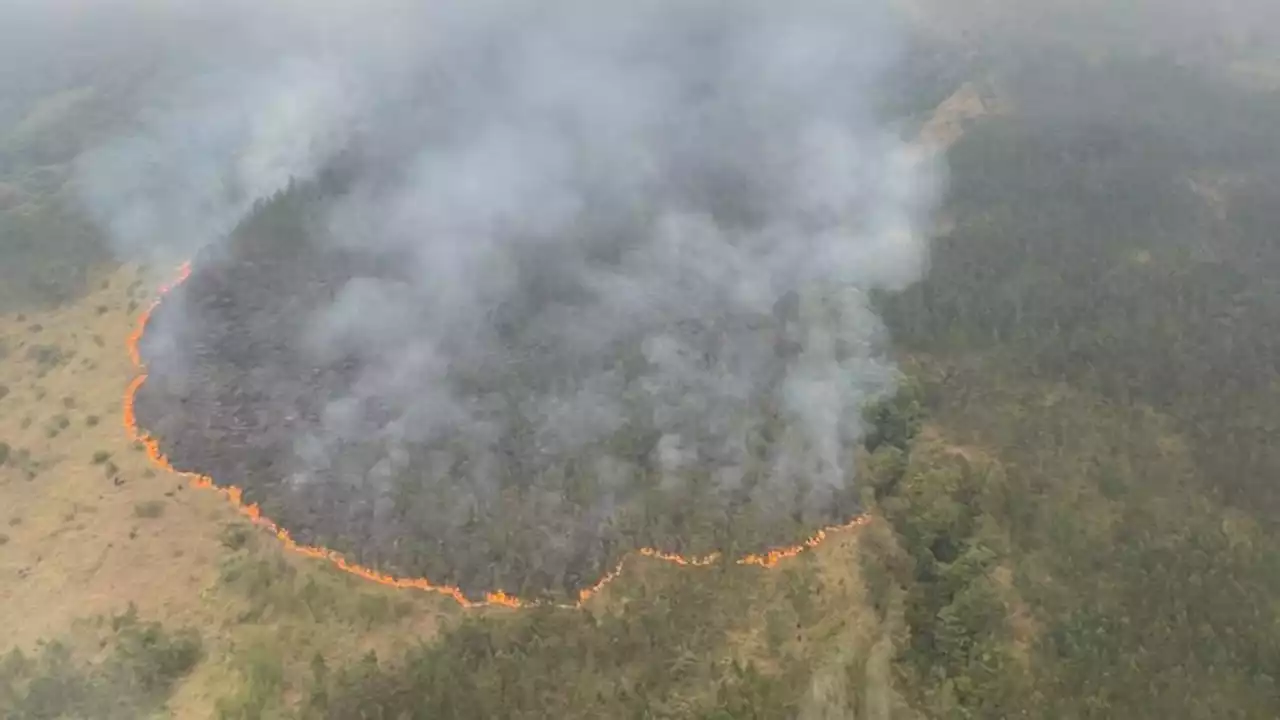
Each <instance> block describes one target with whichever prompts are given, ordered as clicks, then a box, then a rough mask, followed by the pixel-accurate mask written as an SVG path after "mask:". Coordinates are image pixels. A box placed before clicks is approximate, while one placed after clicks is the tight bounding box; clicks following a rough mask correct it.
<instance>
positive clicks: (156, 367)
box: [136, 187, 856, 597]
mask: <svg viewBox="0 0 1280 720" xmlns="http://www.w3.org/2000/svg"><path fill="white" fill-rule="evenodd" d="M330 201H331V198H330V197H329V196H328V195H326V194H325V193H322V192H321V191H319V190H317V189H316V188H313V187H305V188H304V187H294V188H291V189H290V190H289V191H287V192H284V193H281V194H280V195H278V196H277V197H276V198H274V199H272V200H271V201H270V202H267V203H263V204H261V205H260V206H259V207H258V208H257V209H256V210H255V212H253V213H252V214H251V216H249V217H248V218H247V219H246V220H245V221H244V222H243V223H241V225H240V227H239V228H238V229H237V230H236V231H235V232H234V233H233V236H232V239H231V241H230V242H229V243H228V244H227V245H226V246H225V247H223V248H221V249H220V250H219V251H218V252H217V253H216V254H214V253H206V254H204V255H202V256H201V257H198V258H196V259H195V261H194V262H193V270H192V273H191V276H190V278H189V279H188V280H187V281H186V282H185V283H183V284H182V285H181V286H179V287H178V288H177V289H176V290H174V291H173V292H172V293H171V294H170V295H169V296H167V297H166V299H165V300H164V302H162V303H161V305H160V306H159V308H157V310H156V311H155V313H154V315H153V316H152V320H151V325H150V330H149V332H148V334H147V335H146V336H145V337H144V338H143V341H142V344H141V351H142V355H143V360H144V362H145V363H146V364H147V366H148V379H147V381H146V383H145V384H144V385H143V387H142V388H141V390H140V391H139V393H138V396H137V398H136V409H137V413H138V418H139V422H140V424H141V426H142V427H143V428H145V429H146V430H147V431H148V432H150V433H152V434H153V435H154V436H155V437H157V438H158V439H159V441H160V444H161V448H162V450H163V451H164V452H165V453H166V454H167V455H168V456H169V458H170V460H171V461H172V463H173V465H174V466H175V467H177V468H179V469H182V470H190V471H195V472H199V473H201V474H205V475H209V476H211V477H212V478H213V479H214V481H215V482H216V483H218V484H220V485H234V486H237V487H240V488H241V489H243V490H244V495H245V500H246V502H254V503H258V504H259V505H260V506H261V507H262V509H263V511H264V513H265V514H266V515H267V516H268V517H270V518H272V519H273V520H274V521H275V522H277V523H278V524H279V525H280V526H281V527H283V528H285V529H287V530H288V531H289V532H290V533H292V534H293V536H294V537H295V538H296V539H297V540H298V541H299V542H302V543H306V544H312V545H320V546H324V547H328V548H332V549H335V550H338V551H340V552H343V553H344V554H346V555H347V556H348V557H349V558H351V559H353V560H356V561H358V562H359V563H361V564H362V565H365V566H368V567H373V568H377V569H379V570H382V571H384V572H389V573H393V574H396V575H399V576H407V577H419V576H425V577H427V578H429V579H430V580H432V581H433V582H439V583H449V584H454V585H457V586H458V587H460V588H461V589H462V590H463V591H464V592H465V593H466V594H468V595H469V596H471V597H479V596H481V595H483V593H484V592H485V591H489V590H496V589H502V590H504V591H506V592H510V593H515V594H518V595H520V596H522V597H563V596H566V595H567V596H569V597H573V596H576V593H577V591H578V590H580V589H582V588H585V587H589V586H590V585H592V584H594V583H595V582H596V581H597V580H598V579H599V578H600V577H601V576H602V575H603V574H605V573H606V572H608V570H609V569H611V568H612V567H613V566H614V565H615V564H616V563H617V562H618V560H619V559H620V558H621V556H622V555H623V554H625V553H626V552H628V551H630V550H633V549H635V548H639V547H654V548H657V549H660V550H663V551H667V552H677V553H681V554H687V555H705V554H708V553H711V552H720V553H722V554H724V555H727V556H731V557H732V556H739V555H744V554H747V553H751V552H760V551H763V550H767V549H769V548H773V547H778V546H782V545H790V544H793V543H795V542H796V541H798V540H800V539H802V538H804V537H807V536H808V535H810V534H812V532H813V531H814V530H815V529H816V528H818V527H819V526H821V525H825V524H830V523H831V522H835V521H840V520H845V519H847V518H848V517H850V516H851V515H852V514H853V513H854V512H855V511H856V502H855V496H854V493H853V489H852V482H851V481H848V482H846V483H845V486H844V487H843V488H837V489H834V490H832V491H829V492H824V493H823V495H822V498H823V499H822V502H821V503H820V506H819V507H817V508H814V509H812V510H806V511H805V512H798V511H794V510H782V511H779V510H777V509H776V508H771V507H769V506H768V504H767V503H765V504H762V503H760V502H759V498H760V495H759V494H758V493H753V490H754V489H755V487H756V486H757V485H758V484H759V482H760V479H761V478H762V477H763V476H764V473H767V472H769V467H768V465H769V464H768V461H767V458H768V457H769V454H770V445H771V444H772V443H773V442H774V441H775V439H776V438H775V437H774V436H773V433H772V432H771V430H770V428H771V427H774V428H775V429H777V430H778V431H779V433H780V432H781V428H779V427H776V425H777V423H773V424H771V423H769V422H766V423H764V424H763V426H762V427H763V432H761V433H760V434H759V436H758V437H755V438H753V441H754V443H756V445H757V447H756V449H755V454H756V455H757V456H758V458H759V460H760V462H759V466H758V467H756V468H754V469H753V470H752V471H750V472H748V473H747V474H746V476H745V477H744V478H743V479H742V482H741V483H740V484H739V485H738V486H737V487H736V488H735V490H734V491H732V492H729V491H726V489H725V487H724V485H723V483H717V482H716V481H715V480H714V479H713V478H712V473H713V472H714V469H715V467H716V464H717V460H716V458H715V457H714V452H713V451H711V450H710V449H708V448H701V449H700V450H699V458H700V459H701V460H702V461H703V462H702V463H701V465H700V467H705V468H706V469H705V470H698V471H695V472H686V473H684V477H682V478H681V481H680V482H678V483H672V482H671V479H670V478H669V477H666V476H664V474H663V473H662V472H660V471H659V469H658V467H657V459H656V455H657V453H658V450H657V447H656V446H657V444H658V441H659V435H660V433H658V432H657V431H656V430H655V428H654V427H652V426H649V425H647V424H646V423H644V422H643V421H638V422H634V423H632V424H631V425H630V426H628V427H626V428H624V429H623V430H622V431H621V432H619V433H616V434H615V435H614V436H613V437H611V438H610V439H609V440H608V441H607V442H606V443H604V444H603V445H600V444H599V443H597V444H595V445H593V446H590V447H588V448H586V449H583V450H581V451H580V452H578V453H576V454H571V455H564V454H560V455H554V454H553V455H548V454H547V453H546V451H545V450H544V449H542V448H540V447H539V444H538V440H537V438H535V437H534V436H533V434H532V433H531V432H527V431H526V430H528V428H525V427H522V425H521V423H520V422H519V421H518V420H513V421H512V422H509V423H504V425H505V426H504V427H503V430H502V433H501V435H500V437H499V438H498V439H497V444H498V447H499V448H500V450H501V452H500V457H502V458H504V462H503V463H502V465H501V466H500V467H492V468H488V469H487V472H486V477H487V478H488V479H490V480H492V482H493V483H494V484H495V485H496V487H497V488H498V489H497V491H496V492H481V491H479V490H477V488H476V487H475V486H474V484H473V483H472V482H471V481H470V480H469V479H468V478H471V477H474V476H475V473H476V468H474V467H471V466H470V463H471V462H472V458H471V457H469V455H468V452H467V451H466V448H464V447H457V446H454V445H452V444H451V442H450V441H449V440H448V439H445V440H443V441H436V442H431V443H417V444H413V443H410V444H407V445H402V446H397V447H391V446H389V445H388V444H387V443H385V442H380V441H369V442H352V443H349V444H347V445H345V446H343V448H342V451H341V452H340V453H337V454H336V457H335V459H334V461H333V462H332V463H331V464H330V466H329V467H325V468H321V469H319V470H317V469H316V468H314V467H309V468H308V473H309V475H308V478H307V480H306V481H304V482H299V481H298V480H297V477H298V475H297V472H298V469H299V465H300V461H299V457H298V442H299V438H302V437H305V436H306V435H307V434H308V433H309V432H315V431H317V430H318V429H319V427H320V425H321V423H322V420H321V418H322V415H323V413H324V412H325V407H326V405H327V404H328V403H329V402H331V401H332V400H333V399H335V398H339V397H344V396H347V395H349V394H350V390H351V386H352V383H354V382H355V381H356V379H357V378H358V377H359V376H360V375H361V373H360V370H361V368H360V367H359V364H358V360H356V359H354V358H350V357H347V358H340V359H335V360H333V361H332V362H327V363H322V364H320V363H317V362H316V361H315V359H314V357H313V356H311V355H309V354H307V353H306V352H304V351H302V350H300V349H299V348H301V347H303V346H304V345H305V334H306V331H307V330H306V328H307V323H308V322H309V319H310V318H311V317H312V314H313V312H314V311H316V309H317V308H321V307H324V306H325V305H326V304H328V303H330V302H331V301H332V299H333V297H334V295H335V293H337V292H338V291H339V289H340V288H341V287H342V286H343V285H344V284H346V283H347V282H348V281H350V280H351V279H352V278H358V277H377V278H382V279H387V278H394V276H395V273H396V267H397V265H396V262H395V260H396V259H395V258H390V257H375V256H370V255H366V254H362V253H361V252H359V251H352V250H350V249H335V246H334V245H332V244H328V243H324V242H320V241H317V240H316V239H315V238H316V237H317V236H319V235H322V234H323V233H321V232H319V231H318V228H319V227H321V223H319V222H318V219H319V218H321V217H322V216H323V208H324V207H325V206H326V205H327V204H329V202H330ZM520 310H521V309H520V308H512V309H511V311H512V313H513V315H512V316H511V317H510V318H507V321H508V322H510V323H511V324H512V333H511V341H512V345H511V353H512V356H513V357H517V356H519V357H522V358H526V359H527V358H528V357H529V355H530V353H531V348H532V347H533V346H534V345H536V342H531V341H530V339H529V338H528V337H523V336H521V334H520V333H519V332H518V325H519V323H518V315H519V312H520ZM793 311H794V309H793V308H788V307H787V303H785V302H784V303H780V304H779V306H778V308H777V309H776V312H775V313H774V315H773V316H769V317H750V318H723V319H720V320H718V321H717V325H718V327H714V328H707V327H688V328H682V329H680V332H682V333H685V334H690V333H691V334H693V335H694V336H697V337H703V338H705V339H706V348H707V357H706V359H707V361H711V360H713V356H714V353H715V347H716V342H715V338H716V337H717V335H718V334H720V333H724V332H755V333H761V334H762V335H763V336H767V337H770V338H773V342H774V346H775V348H776V359H777V361H778V363H779V367H780V368H781V367H782V366H783V365H784V364H785V363H786V362H787V360H788V357H789V356H790V355H791V354H793V353H794V352H795V351H796V349H795V348H794V347H790V346H789V345H788V343H787V341H786V340H785V338H784V333H783V330H784V329H785V326H786V323H787V315H788V313H789V312H793ZM495 322H503V319H502V318H499V319H497V320H495ZM734 326H736V327H734ZM534 354H535V355H536V353H534ZM554 361H555V357H554V349H553V348H552V349H547V350H546V352H545V353H544V354H543V355H542V356H540V357H535V358H534V359H533V360H530V361H527V362H526V361H521V362H517V363H515V364H517V365H519V366H520V367H519V369H518V370H517V371H513V372H511V373H506V374H504V375H502V376H501V377H496V376H492V375H484V374H483V373H476V372H472V371H473V370H474V369H473V368H457V369H456V370H457V373H458V375H459V380H458V382H460V383H475V384H476V388H477V392H478V393H479V392H484V393H485V394H486V397H489V398H490V399H492V397H494V394H495V388H494V387H493V386H492V384H493V383H499V384H501V387H498V388H497V389H496V393H497V396H498V397H501V398H504V399H505V401H506V402H507V403H509V407H510V408H511V409H512V416H513V417H514V416H515V415H517V414H518V413H516V411H515V408H517V407H519V405H520V402H521V399H522V396H523V394H524V393H525V392H526V391H527V390H528V389H529V387H530V384H533V385H536V384H539V383H545V382H555V377H554V375H555V373H556V372H558V371H571V370H565V369H564V368H559V369H557V368H556V367H555V362H554ZM617 362H618V363H621V365H622V366H623V367H625V366H627V364H628V363H643V358H642V357H640V354H639V352H638V351H637V350H636V349H635V348H627V347H620V348H619V349H618V358H617ZM468 373H470V374H468ZM542 373H546V375H545V376H543V375H542ZM771 402H772V401H771V400H770V396H769V394H768V393H763V394H762V397H761V398H760V401H759V411H760V412H761V413H765V414H769V413H774V412H775V410H774V409H773V408H772V407H771ZM361 413H362V414H363V422H365V423H366V424H367V425H368V426H369V427H371V428H375V429H377V428H382V427H383V426H385V424H386V423H387V422H389V421H390V420H391V419H392V418H391V415H392V413H391V411H390V409H388V408H383V407H378V406H376V405H374V404H369V405H367V406H366V407H363V408H361ZM778 422H779V423H780V422H781V421H778ZM375 434H376V433H375ZM619 461H621V464H623V465H626V466H628V467H629V468H631V470H630V471H627V472H626V474H625V477H626V482H625V483H623V484H619V483H618V482H617V480H616V471H617V467H618V465H619V464H620V463H619ZM601 462H612V463H613V465H612V472H614V473H615V479H614V480H613V481H611V482H608V483H606V482H604V481H603V480H602V479H601V467H602V466H601V465H600V463H601ZM389 467H393V468H394V469H393V470H390V471H388V468H389ZM291 478H292V480H291ZM374 478H376V481H374V480H373V479H374ZM811 490H812V489H811V488H806V487H797V488H795V492H796V493H798V494H802V493H807V492H810V491H811ZM786 505H787V507H789V508H794V507H801V506H806V507H810V508H812V503H808V504H806V503H801V502H796V503H787V504H786Z"/></svg>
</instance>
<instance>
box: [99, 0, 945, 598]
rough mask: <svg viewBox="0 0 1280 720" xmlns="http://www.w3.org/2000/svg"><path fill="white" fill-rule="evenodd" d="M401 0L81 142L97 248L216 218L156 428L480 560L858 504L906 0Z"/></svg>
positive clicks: (910, 157)
mask: <svg viewBox="0 0 1280 720" xmlns="http://www.w3.org/2000/svg"><path fill="white" fill-rule="evenodd" d="M393 9H394V10H395V12H397V13H407V14H406V15H396V14H394V13H393V14H385V13H384V14H379V13H374V12H366V10H365V9H364V8H363V6H362V8H361V12H360V14H361V16H362V17H363V16H365V15H368V16H370V17H374V18H377V20H376V21H373V20H370V21H369V22H370V23H371V25H370V26H369V27H368V28H367V29H368V31H369V33H370V34H368V35H367V36H366V35H361V34H359V33H355V34H354V35H353V34H351V33H334V32H331V30H335V29H336V26H334V27H328V28H327V29H326V28H323V27H322V28H314V27H311V26H310V25H309V24H306V23H304V24H303V25H302V26H301V27H299V28H297V32H298V33H299V37H300V39H301V40H303V41H302V42H300V44H299V46H298V48H297V50H298V53H299V55H297V56H295V55H292V54H291V55H289V56H288V57H289V59H288V60H287V61H284V60H281V59H280V56H279V55H278V53H276V52H275V51H273V52H272V53H268V57H269V58H270V59H271V62H272V63H275V64H271V67H272V68H274V70H272V71H271V72H266V73H263V72H258V71H256V70H255V71H254V72H253V73H251V74H250V75H251V79H250V80H248V81H246V82H244V83H238V82H235V80H236V77H237V76H235V74H234V73H233V74H232V76H225V75H221V74H220V75H217V77H220V78H222V80H223V82H218V83H214V84H213V85H212V86H205V85H200V86H199V87H197V88H193V89H192V90H191V92H193V93H195V95H194V96H191V97H192V98H194V99H193V100H192V102H191V103H190V104H186V105H180V106H179V107H177V108H175V111H174V112H175V114H173V115H172V116H166V115H164V114H158V115H156V116H154V117H153V118H151V119H149V120H148V122H149V123H150V124H149V125H145V126H144V127H149V128H151V129H150V130H148V131H147V132H144V133H143V134H141V135H139V136H138V137H133V138H127V139H123V140H121V141H120V142H119V143H117V144H113V145H111V146H109V147H106V148H104V149H103V150H102V151H101V152H99V153H96V154H94V155H93V156H92V157H90V158H87V159H86V160H85V161H84V162H83V163H82V165H83V167H84V173H83V182H82V185H83V187H84V188H85V193H86V196H87V197H88V198H89V199H90V200H91V201H92V202H91V205H92V206H93V207H96V208H99V209H100V212H101V213H102V215H103V218H104V223H105V225H106V226H107V227H109V228H111V229H112V233H113V237H116V242H117V243H118V244H119V245H120V246H122V247H137V246H139V244H142V245H143V246H145V247H146V248H148V249H149V250H150V249H156V248H164V247H169V241H168V238H179V239H181V240H182V242H181V243H178V244H177V245H176V246H175V247H187V246H188V243H189V244H190V245H194V246H199V247H202V248H203V250H202V251H201V252H200V253H199V255H198V256H197V257H196V258H195V260H194V275H193V276H192V277H191V279H190V280H189V281H188V282H187V283H185V284H184V285H183V286H182V287H181V288H180V289H179V291H178V292H176V293H174V294H173V295H172V296H171V297H169V298H168V299H166V300H165V302H164V303H163V305H162V306H161V307H160V309H159V312H158V313H157V314H156V316H155V317H154V319H153V322H152V324H151V326H150V327H149V328H148V332H147V337H146V340H145V342H144V345H143V347H142V352H143V355H144V357H145V360H146V362H147V365H148V369H149V372H150V375H151V377H150V379H149V380H148V382H147V384H146V385H145V387H144V388H143V391H142V394H141V396H140V397H139V398H138V414H139V419H140V420H141V422H142V423H143V425H144V426H145V427H146V428H147V429H149V430H150V431H152V432H153V433H154V434H156V435H157V436H158V437H159V438H160V440H161V442H162V444H163V445H164V447H165V449H166V451H168V452H169V453H170V454H171V455H172V457H173V459H174V461H175V463H176V464H177V465H179V466H181V467H184V468H188V469H192V470H198V471H200V472H202V473H206V474H209V475H212V476H213V477H214V479H215V480H217V481H218V482H222V483H228V484H234V485H238V486H241V487H243V488H244V489H245V490H246V492H247V496H248V498H249V499H250V500H251V501H255V502H258V503H260V504H261V505H262V507H263V509H264V510H265V511H266V512H267V514H268V515H269V516H270V517H272V518H274V519H275V520H276V521H277V522H279V523H281V524H282V525H283V526H284V527H286V528H288V529H289V530H290V531H292V532H293V533H294V534H295V535H296V536H297V538H298V539H299V540H300V541H302V542H308V543H313V544H319V545H324V546H327V547H331V548H334V549H337V550H341V551H343V552H346V553H347V554H349V555H351V556H352V557H354V558H355V559H357V560H359V561H360V562H361V563H363V564H365V565H369V566H373V567H378V568H381V569H383V570H386V571H388V572H394V573H396V574H400V575H425V576H427V577H428V578H430V579H431V580H434V581H436V582H450V583H456V584H458V585H459V586H461V587H462V588H463V590H464V591H466V592H468V593H471V594H475V593H478V592H480V591H482V590H488V589H495V588H501V589H503V590H506V591H508V592H514V593H518V594H520V595H524V596H540V595H547V594H552V595H556V594H559V593H561V592H563V591H569V592H570V593H572V591H573V590H576V589H578V588H581V587H583V586H584V585H587V584H590V583H593V582H594V581H595V580H596V579H597V578H598V577H599V576H600V575H601V574H602V573H604V572H605V571H606V570H608V569H609V568H610V567H611V566H612V565H613V564H614V563H615V562H616V561H617V559H618V558H619V556H621V555H622V554H623V553H624V552H626V551H627V550H629V549H631V548H634V547H637V546H651V547H656V548H659V549H662V550H665V551H673V552H680V553H682V554H704V553H710V552H713V551H721V552H724V553H725V554H742V553H746V552H751V551H760V550H764V549H766V548H769V547H773V546H777V545H779V544H791V543H794V542H795V541H797V540H799V539H801V538H803V537H806V536H807V535H809V534H810V533H812V532H813V531H814V530H816V529H817V528H818V527H819V526H821V525H824V524H828V523H830V522H832V521H839V520H843V519H845V518H846V517H847V516H848V515H850V514H851V513H852V512H853V511H854V509H855V508H854V505H855V503H854V495H855V491H854V488H853V483H852V477H853V475H854V473H855V468H856V461H855V457H854V455H855V453H854V448H856V447H857V446H858V443H859V441H860V439H861V438H862V436H863V430H864V421H863V410H864V408H865V407H866V406H867V405H868V404H871V403H874V402H876V401H877V400H879V399H881V398H884V397H886V396H887V395H888V394H890V393H892V392H893V390H894V386H895V382H896V370H895V368H894V365H893V362H892V359H891V357H890V355H889V348H888V343H887V338H885V337H884V335H885V333H884V328H883V325H882V324H881V322H880V320H879V318H878V317H877V316H876V313H875V307H874V303H873V302H872V300H871V298H872V295H873V293H875V292H893V291H896V290H900V289H901V288H903V287H905V286H907V285H909V284H910V283H912V282H913V281H914V280H915V279H916V278H918V277H919V275H920V273H921V271H922V270H923V268H924V264H925V256H926V244H925V240H924V237H923V235H922V233H921V229H922V228H923V227H924V226H925V225H926V224H927V222H928V220H929V214H930V210H931V208H932V207H933V203H934V202H935V200H936V198H937V192H938V190H939V187H938V177H937V174H936V168H935V167H934V159H933V158H931V157H929V156H928V154H927V153H923V152H921V151H920V149H919V148H917V147H914V146H912V145H910V143H909V142H908V141H907V140H906V139H905V138H904V136H903V132H902V128H901V127H899V126H898V124H896V123H895V122H893V121H891V120H890V119H889V117H888V116H887V115H886V114H885V112H883V110H882V103H883V100H884V98H885V93H884V91H883V85H884V83H885V82H886V80H887V78H889V77H890V76H891V74H892V72H893V71H894V68H895V67H896V63H897V62H898V57H899V56H898V52H899V44H898V42H897V41H896V40H895V38H898V37H900V36H899V35H898V33H897V32H896V31H895V30H894V28H895V26H896V20H895V16H894V14H893V11H892V7H891V6H889V5H887V4H884V3H879V2H876V3H868V4H849V3H843V2H835V1H833V0H802V1H800V2H797V3H790V4H785V5H784V4H780V3H776V2H770V1H769V0H747V1H745V2H744V1H743V0H698V1H697V2H685V1H684V0H652V2H645V3H638V4H634V5H630V4H629V5H626V6H625V7H624V6H620V5H614V4H607V5H601V4H599V3H587V2H581V0H556V1H555V2H551V3H547V2H541V1H539V2H532V1H531V0H495V2H493V3H482V4H481V5H480V6H475V5H474V4H472V3H453V2H441V3H428V4H426V5H419V4H412V5H409V6H401V5H395V7H394V8H387V10H388V12H389V13H390V12H391V11H392V10H393ZM389 17H396V18H398V20H397V22H396V23H394V24H391V25H388V24H386V18H389ZM366 37H367V38H377V39H378V40H377V42H372V41H369V42H365V41H358V40H360V39H361V38H366ZM206 94H208V102H207V103H205V102H203V101H200V100H199V98H203V97H205V95H206ZM179 97H187V96H185V95H182V96H179ZM289 177H296V178H298V181H297V182H293V181H290V180H288V178H289ZM175 242H176V241H175ZM156 256H157V257H159V256H161V254H160V253H158V252H157V253H156Z"/></svg>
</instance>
